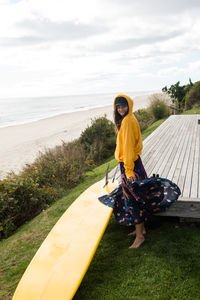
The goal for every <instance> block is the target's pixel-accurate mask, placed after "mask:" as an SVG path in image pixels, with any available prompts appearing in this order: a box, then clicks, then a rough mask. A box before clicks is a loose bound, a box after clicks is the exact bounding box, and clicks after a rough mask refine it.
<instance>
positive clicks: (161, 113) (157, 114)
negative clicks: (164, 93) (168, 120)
mask: <svg viewBox="0 0 200 300" xmlns="http://www.w3.org/2000/svg"><path fill="white" fill-rule="evenodd" d="M149 109H150V110H151V112H152V114H153V116H154V118H155V120H159V119H162V118H165V117H167V116H169V114H170V113H169V107H168V105H167V103H166V100H163V99H162V98H160V96H159V95H156V94H155V95H153V96H152V97H151V102H150V106H149Z"/></svg>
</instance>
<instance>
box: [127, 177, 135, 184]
mask: <svg viewBox="0 0 200 300" xmlns="http://www.w3.org/2000/svg"><path fill="white" fill-rule="evenodd" d="M127 180H128V182H129V183H133V182H134V181H135V177H133V176H130V177H129V178H127Z"/></svg>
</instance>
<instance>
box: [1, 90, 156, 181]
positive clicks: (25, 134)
mask: <svg viewBox="0 0 200 300" xmlns="http://www.w3.org/2000/svg"><path fill="white" fill-rule="evenodd" d="M149 97H150V95H144V96H137V97H135V98H134V111H135V110H137V109H139V108H144V107H147V106H148V105H149ZM104 114H106V116H107V118H108V119H110V120H113V110H112V106H105V107H100V108H94V109H90V110H85V111H78V112H73V113H65V114H61V115H58V116H55V117H51V118H47V119H42V120H39V121H36V122H32V123H27V124H23V125H16V126H10V127H5V128H0V179H3V178H4V177H5V176H6V175H7V173H9V172H11V171H14V172H15V173H18V172H19V171H20V170H21V169H22V168H23V166H24V165H25V164H26V163H32V162H33V161H34V159H35V158H36V157H37V156H38V154H39V152H44V151H45V150H46V149H48V148H52V147H55V146H56V145H60V144H62V142H63V141H64V142H69V141H72V140H74V139H76V138H78V137H79V136H80V134H81V132H82V131H83V130H84V129H85V128H86V127H87V126H89V125H90V124H91V119H94V118H96V117H100V116H103V115H104Z"/></svg>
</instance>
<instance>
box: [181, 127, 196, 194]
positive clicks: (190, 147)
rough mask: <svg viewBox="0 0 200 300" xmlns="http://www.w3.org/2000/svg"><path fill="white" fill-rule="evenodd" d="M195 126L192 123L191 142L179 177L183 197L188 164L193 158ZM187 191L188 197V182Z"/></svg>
mask: <svg viewBox="0 0 200 300" xmlns="http://www.w3.org/2000/svg"><path fill="white" fill-rule="evenodd" d="M193 125H194V123H193V122H192V126H191V128H190V134H191V136H190V140H189V143H188V145H187V148H186V152H185V157H184V161H183V165H182V168H181V173H180V176H179V180H178V186H179V188H180V190H181V191H182V196H184V195H183V190H184V184H185V179H186V175H187V171H188V163H189V161H190V156H191V153H192V141H193V138H194V130H193ZM187 184H188V185H187V189H186V190H185V195H186V196H187V195H188V193H187V190H190V183H189V182H187Z"/></svg>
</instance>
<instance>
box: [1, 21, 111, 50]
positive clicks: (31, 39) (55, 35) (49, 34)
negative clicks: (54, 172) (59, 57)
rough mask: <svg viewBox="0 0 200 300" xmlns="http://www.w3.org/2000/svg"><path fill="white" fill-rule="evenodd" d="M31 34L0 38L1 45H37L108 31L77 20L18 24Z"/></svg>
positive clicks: (81, 37) (86, 36)
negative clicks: (76, 21)
mask: <svg viewBox="0 0 200 300" xmlns="http://www.w3.org/2000/svg"><path fill="white" fill-rule="evenodd" d="M16 26H17V27H21V28H22V29H25V30H26V31H28V32H30V34H29V35H28V34H26V35H24V36H19V37H9V38H8V37H7V38H1V39H0V45H1V46H5V47H6V46H20V45H25V46H26V45H36V44H41V43H45V42H52V41H62V40H68V41H70V40H82V39H86V38H88V37H92V36H95V35H99V34H102V33H104V32H105V31H107V30H108V29H107V28H106V27H105V26H102V25H101V26H99V25H96V24H90V25H87V24H80V23H75V22H70V21H67V22H60V23H58V22H52V21H51V20H45V19H36V20H24V21H22V22H20V23H17V24H16Z"/></svg>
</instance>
